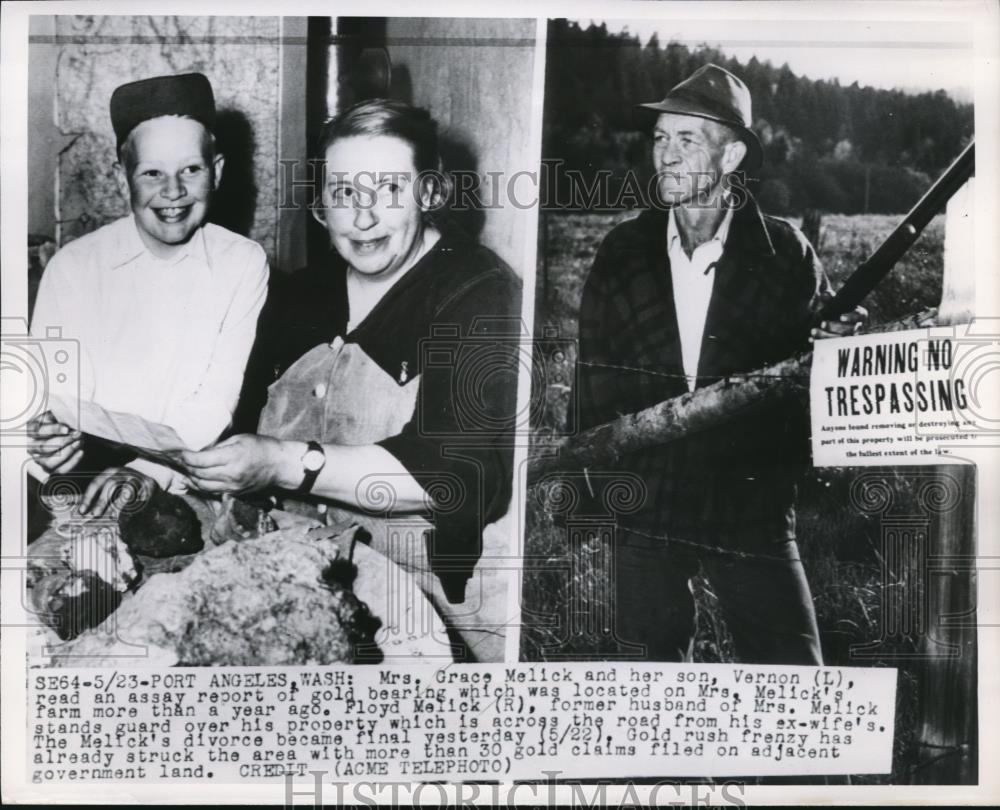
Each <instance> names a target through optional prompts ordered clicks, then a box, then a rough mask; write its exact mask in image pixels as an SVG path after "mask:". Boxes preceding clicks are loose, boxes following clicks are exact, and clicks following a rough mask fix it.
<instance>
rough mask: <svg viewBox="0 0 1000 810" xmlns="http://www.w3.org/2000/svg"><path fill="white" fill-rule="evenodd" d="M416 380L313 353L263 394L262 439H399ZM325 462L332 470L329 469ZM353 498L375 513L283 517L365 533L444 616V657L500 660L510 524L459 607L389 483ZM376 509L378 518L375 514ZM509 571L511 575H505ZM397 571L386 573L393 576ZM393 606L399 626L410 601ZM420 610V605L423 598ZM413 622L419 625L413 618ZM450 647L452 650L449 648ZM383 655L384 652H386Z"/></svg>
mask: <svg viewBox="0 0 1000 810" xmlns="http://www.w3.org/2000/svg"><path fill="white" fill-rule="evenodd" d="M419 386H420V377H419V375H415V376H413V377H408V376H407V375H406V374H405V373H401V374H400V377H399V378H398V379H394V378H393V377H391V376H390V375H389V374H387V373H386V372H385V371H384V370H383V369H382V368H381V367H380V366H379V365H378V364H377V363H375V362H374V361H373V360H372V359H371V358H370V357H369V356H368V355H367V354H366V353H365V351H364V350H363V349H362V348H361V347H360V346H359V345H358V344H356V343H345V342H344V340H343V339H342V338H341V337H339V336H338V337H336V338H335V339H334V341H333V342H332V343H329V344H325V343H324V344H322V345H320V346H316V347H315V348H314V349H311V350H310V351H309V352H307V353H306V354H305V355H303V356H302V357H301V358H300V359H299V360H298V361H296V362H295V363H294V364H293V365H292V366H291V367H290V368H289V369H288V370H287V371H286V372H285V373H284V375H282V377H281V378H280V379H279V380H277V381H276V382H275V383H273V384H272V385H271V387H270V388H269V389H268V399H267V405H266V406H265V408H264V410H263V412H262V414H261V418H260V424H259V427H258V433H260V434H261V435H265V436H273V437H275V438H278V439H286V440H295V441H318V442H320V443H323V444H341V445H367V444H373V443H375V442H378V441H381V440H382V439H386V438H388V437H390V436H395V435H397V434H399V433H400V432H402V430H403V427H404V426H405V425H406V424H407V423H408V422H409V421H410V420H411V419H412V418H413V413H414V409H415V406H416V400H417V393H418V391H419ZM327 463H332V462H331V461H330V460H328V462H327ZM358 486H359V496H360V498H361V500H362V502H364V503H370V504H372V510H371V511H368V512H362V511H356V510H348V509H345V508H343V507H335V506H332V505H326V504H316V503H307V502H305V501H294V500H292V499H291V498H289V499H286V500H285V502H284V503H283V504H282V506H283V508H285V509H287V510H288V511H294V512H297V513H299V514H305V515H309V516H311V517H316V518H318V519H319V520H322V521H325V522H326V523H327V524H334V523H343V522H353V523H357V524H359V525H361V526H363V527H364V528H365V529H366V530H367V531H368V532H369V533H370V534H371V538H372V539H371V546H372V548H373V549H375V550H376V551H378V552H380V553H381V554H384V555H385V556H386V557H388V558H389V559H390V560H392V561H393V562H394V563H396V564H397V565H398V566H400V567H401V568H403V569H404V570H405V571H407V572H408V573H410V574H411V575H412V576H413V578H414V579H415V580H416V581H417V583H418V585H419V587H420V588H421V590H422V591H423V593H424V594H425V595H426V596H427V597H428V598H429V599H430V601H431V602H432V603H433V605H434V607H435V608H436V609H437V611H438V612H439V613H440V614H441V616H442V618H443V619H444V622H445V625H446V626H447V627H448V630H449V633H451V634H452V638H451V639H450V640H449V639H440V642H441V645H442V656H449V657H453V658H454V659H455V660H464V661H502V660H503V658H504V637H505V634H504V628H505V625H506V624H509V622H508V621H507V620H506V614H507V604H506V603H507V593H508V589H507V582H508V580H509V570H510V569H511V568H512V567H513V566H511V565H510V560H509V551H507V548H508V546H509V541H508V537H507V535H508V534H509V532H507V531H506V530H501V526H503V527H504V528H505V527H506V521H501V523H500V524H494V526H492V527H490V530H489V531H487V532H485V533H484V538H483V556H482V558H481V559H480V562H479V564H478V565H477V566H476V570H475V572H474V574H473V576H472V579H470V580H469V583H468V584H467V586H466V591H465V601H464V602H462V603H460V604H453V603H451V602H449V601H448V599H447V598H446V597H445V594H444V590H443V589H442V587H441V583H440V582H439V581H438V578H437V577H436V576H435V575H434V574H433V573H432V572H431V565H430V561H429V558H428V554H427V532H428V530H429V529H431V528H432V524H431V523H430V522H428V520H426V519H425V518H424V517H422V516H420V515H399V514H395V495H394V492H393V482H392V480H391V476H389V475H386V474H372V475H370V476H368V477H366V478H363V479H362V480H361V481H360V482H359V485H358ZM376 510H377V511H376ZM504 569H507V570H504ZM393 571H394V569H391V568H389V569H387V576H389V577H392V576H393ZM391 585H392V583H389V587H388V590H389V591H390V593H392V594H398V599H399V600H400V601H399V602H396V603H394V602H392V601H390V608H389V609H390V610H391V611H392V612H393V613H394V614H395V615H393V616H391V617H383V619H387V620H388V621H386V624H387V625H389V626H390V627H391V626H398V622H397V621H396V620H397V619H399V620H402V618H403V617H404V615H406V613H407V612H406V611H404V609H403V605H404V604H406V603H407V601H409V600H412V599H413V596H414V594H408V593H406V592H405V588H404V587H400V588H398V589H396V588H393V587H391ZM413 601H414V602H417V601H419V603H420V604H424V605H425V604H426V602H424V600H423V599H420V600H413ZM412 603H413V602H411V604H412ZM413 617H417V618H416V619H414V618H413ZM432 618H433V617H432V616H422V615H421V613H420V611H409V618H408V620H409V621H414V620H415V621H418V622H420V623H421V625H422V626H421V627H419V628H407V629H408V630H411V631H412V630H416V632H421V633H422V632H426V633H428V634H432V633H433V627H434V622H433V621H432ZM449 642H450V643H449ZM387 646H388V645H387Z"/></svg>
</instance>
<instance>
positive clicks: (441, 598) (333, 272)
mask: <svg viewBox="0 0 1000 810" xmlns="http://www.w3.org/2000/svg"><path fill="white" fill-rule="evenodd" d="M320 155H321V156H322V160H323V177H322V191H321V196H320V201H319V204H318V205H316V206H315V207H314V209H313V212H314V215H315V217H316V219H317V220H318V221H319V222H320V223H321V224H322V225H324V227H325V228H326V231H327V233H328V235H329V237H330V242H331V245H332V247H333V251H332V252H331V254H330V257H329V260H328V266H327V267H325V268H323V272H324V273H325V276H326V279H325V281H324V282H323V284H322V286H321V287H316V286H313V287H311V288H310V289H311V293H309V294H308V298H307V299H306V300H302V299H300V301H301V306H302V308H303V310H304V311H309V310H310V308H313V309H315V308H316V307H317V301H321V302H322V303H320V304H319V308H320V310H321V311H323V312H325V316H326V318H327V320H328V323H329V327H328V329H329V331H327V332H326V334H322V333H323V329H322V327H321V326H317V327H316V328H315V329H310V328H309V327H308V325H307V326H305V327H303V325H302V324H297V328H298V334H306V335H309V334H315V335H317V336H319V335H322V337H321V339H323V340H324V341H326V342H323V343H322V344H321V345H318V346H315V347H314V348H312V349H310V350H309V351H307V352H306V353H305V354H304V355H303V356H302V357H301V358H299V359H298V360H297V361H296V362H295V363H294V364H292V365H291V367H289V368H288V370H287V371H286V372H285V373H284V374H283V375H282V377H281V378H280V379H279V380H278V381H277V382H275V383H274V384H273V385H272V386H271V387H270V389H269V390H268V399H267V404H266V406H265V408H264V411H263V413H262V415H261V418H260V423H259V425H258V433H257V434H255V435H251V434H242V435H237V436H233V437H232V438H230V439H228V440H226V441H224V442H222V443H220V444H218V445H216V446H215V447H213V448H210V449H208V450H205V451H202V452H190V453H185V454H184V456H183V462H184V465H185V466H186V468H187V472H188V474H189V477H190V479H191V482H192V484H193V485H194V486H195V487H197V488H198V489H200V490H202V491H204V492H209V493H245V492H258V491H266V492H269V493H277V496H278V499H279V505H280V507H281V508H285V509H289V510H292V511H299V512H301V511H311V512H312V513H313V514H316V515H321V516H323V518H324V519H325V520H326V521H327V522H334V521H341V520H345V519H347V520H353V521H355V522H358V523H361V524H362V525H364V526H365V527H366V528H367V529H368V530H369V532H370V533H371V534H372V545H373V547H375V548H376V549H377V550H379V551H381V552H383V553H385V554H386V555H387V556H389V557H390V558H391V559H393V560H395V561H396V562H398V563H400V564H401V565H403V567H404V568H406V569H407V570H409V571H411V572H412V573H414V574H416V576H417V578H418V581H419V582H420V584H421V587H422V588H423V589H424V591H425V592H426V593H427V594H428V595H429V596H430V597H431V600H432V602H433V603H434V604H435V606H436V607H437V608H438V610H439V612H441V613H442V615H443V616H444V618H445V621H446V623H447V624H448V625H449V629H450V630H454V631H455V632H456V633H457V635H458V636H459V637H460V638H461V640H462V641H463V642H464V648H462V647H460V648H458V649H456V650H455V652H456V653H457V654H458V655H460V656H461V657H463V659H464V660H500V658H501V656H502V653H503V651H502V640H503V624H504V623H505V619H506V617H505V616H504V615H503V612H502V611H503V609H504V607H505V605H504V601H505V600H504V598H503V592H504V590H503V584H502V582H501V577H500V576H499V574H500V571H499V570H496V569H497V566H498V564H497V562H493V563H492V565H493V567H494V570H492V571H484V570H482V569H483V565H481V564H480V565H479V567H478V570H477V562H478V561H479V560H480V557H481V555H482V538H483V529H484V527H485V526H486V525H487V524H489V523H491V522H493V521H496V520H497V519H499V518H500V517H502V516H503V514H504V513H505V512H506V509H507V505H508V502H509V499H510V491H511V476H512V470H511V466H512V463H511V462H512V448H513V423H514V412H515V402H516V390H517V344H518V337H519V319H518V313H519V311H520V286H519V282H518V280H517V278H516V276H515V275H514V273H513V272H512V271H511V270H510V268H509V267H507V266H506V265H505V264H504V263H503V262H502V261H501V260H500V259H499V258H498V257H497V256H496V255H495V254H493V253H492V252H491V251H489V250H488V249H486V248H484V247H482V246H480V245H478V244H476V243H475V242H474V241H472V240H470V239H469V238H468V237H467V236H464V235H462V234H460V233H455V232H450V231H449V229H448V228H447V227H444V226H442V225H440V224H439V223H438V219H437V213H438V212H439V211H440V209H441V208H442V207H443V206H444V204H445V203H446V201H447V196H448V183H447V180H446V178H445V176H444V174H443V173H442V171H441V159H440V156H439V154H438V146H437V132H436V125H435V123H434V121H433V120H432V119H431V117H430V115H429V114H428V113H427V112H426V111H424V110H420V109H417V108H414V107H411V106H410V105H407V104H404V103H401V102H395V101H388V100H384V99H375V100H369V101H364V102H361V103H359V104H357V105H355V106H354V107H352V108H350V109H349V110H347V111H346V112H344V113H343V114H342V115H340V116H338V117H337V118H335V119H334V120H332V121H331V122H330V123H329V124H327V126H326V128H325V129H324V132H323V133H322V136H321V141H320ZM306 278H310V276H309V275H308V274H307V275H306ZM306 286H308V285H306ZM293 304H294V302H293ZM291 317H292V318H294V317H295V313H294V312H293V313H291ZM307 320H308V319H307ZM288 325H289V326H292V324H291V323H289V324H288ZM292 328H293V329H295V328H296V327H295V326H292ZM331 335H332V340H329V338H330V336H331ZM293 342H294V341H293ZM431 528H433V532H431V531H429V530H430V529H431ZM498 540H499V545H498V548H497V551H496V552H495V553H488V554H487V556H488V557H493V556H497V555H498V556H503V555H504V549H505V548H506V545H507V543H506V539H505V538H498ZM470 578H471V586H470Z"/></svg>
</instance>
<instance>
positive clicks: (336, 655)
mask: <svg viewBox="0 0 1000 810" xmlns="http://www.w3.org/2000/svg"><path fill="white" fill-rule="evenodd" d="M354 531H355V529H354V528H351V529H348V530H347V532H345V533H343V534H342V535H340V536H339V537H338V536H336V535H333V534H332V532H331V530H330V529H312V530H306V529H304V528H302V529H284V530H282V531H278V532H274V533H272V534H269V535H265V536H264V537H260V538H258V539H253V540H247V541H245V542H239V543H233V542H230V543H226V544H225V545H222V546H218V547H216V548H212V549H209V550H206V551H205V552H204V553H202V554H200V555H198V556H197V557H196V558H195V559H194V560H193V561H192V562H191V563H190V565H188V566H187V567H186V568H185V569H184V570H182V571H179V572H176V573H164V574H156V575H154V576H151V577H149V579H148V580H146V581H145V582H144V583H143V585H142V587H141V588H139V589H138V590H136V591H135V592H134V593H130V594H128V595H127V596H126V597H125V598H124V599H123V600H122V602H121V605H120V606H119V608H118V610H117V611H115V613H114V614H113V615H112V616H111V617H109V619H108V620H107V621H106V622H105V623H104V624H102V625H101V626H100V627H97V628H94V629H91V630H88V631H86V632H85V633H83V634H81V635H80V636H79V637H78V638H76V639H74V640H73V641H71V642H68V643H67V644H64V645H62V646H60V647H59V649H58V651H57V653H56V655H57V657H54V659H53V663H54V664H55V665H57V666H60V665H61V666H103V665H120V664H122V663H123V660H122V656H126V657H131V658H132V659H133V661H134V663H137V664H139V663H141V664H142V665H157V666H164V665H174V664H176V665H184V666H207V665H233V666H236V665H241V666H260V665H282V664H284V665H309V664H333V663H353V662H356V661H358V660H359V657H360V659H361V660H364V661H365V662H374V661H377V660H378V659H379V655H378V648H377V647H376V646H375V644H374V642H373V638H374V634H375V631H376V630H377V629H378V627H379V624H380V622H379V621H378V620H377V619H375V618H373V617H372V616H371V614H370V613H369V611H368V609H367V607H366V606H365V605H364V604H363V603H362V602H360V601H359V600H358V599H357V597H356V596H355V595H354V593H353V592H352V591H351V590H350V588H349V585H346V584H345V583H347V582H349V580H350V578H351V577H352V576H353V572H352V570H351V566H350V565H349V564H345V563H346V560H345V559H344V549H346V548H347V543H348V542H349V540H350V536H351V534H352V533H353V532H354ZM143 648H145V651H144V652H143ZM359 653H365V654H364V655H361V656H359ZM140 656H141V657H142V660H141V661H138V660H135V659H136V658H137V657H140Z"/></svg>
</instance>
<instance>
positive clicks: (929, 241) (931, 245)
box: [522, 213, 973, 783]
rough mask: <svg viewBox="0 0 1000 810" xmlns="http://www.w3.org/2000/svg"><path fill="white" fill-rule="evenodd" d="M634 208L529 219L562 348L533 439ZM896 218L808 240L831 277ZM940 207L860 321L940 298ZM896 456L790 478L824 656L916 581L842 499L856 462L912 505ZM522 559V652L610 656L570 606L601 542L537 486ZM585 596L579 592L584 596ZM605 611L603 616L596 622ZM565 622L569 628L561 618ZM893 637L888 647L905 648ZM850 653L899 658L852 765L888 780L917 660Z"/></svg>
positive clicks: (597, 581)
mask: <svg viewBox="0 0 1000 810" xmlns="http://www.w3.org/2000/svg"><path fill="white" fill-rule="evenodd" d="M632 216H634V214H629V213H624V214H614V215H602V214H549V215H548V216H547V217H544V218H543V221H542V222H540V229H539V234H540V245H539V267H538V276H537V284H538V287H537V294H536V301H537V305H536V323H535V334H536V335H538V334H540V333H541V332H542V330H543V329H547V330H548V331H549V334H557V335H558V336H560V337H561V338H566V339H568V340H567V343H566V348H565V351H563V352H559V353H553V354H552V356H551V357H548V358H547V359H546V364H547V367H546V369H545V372H546V379H547V380H548V381H549V383H548V385H547V387H546V389H545V391H544V393H543V392H537V393H536V396H537V395H544V397H545V408H544V410H543V411H541V418H540V419H539V420H538V423H537V424H536V425H534V426H533V427H534V436H535V439H536V441H537V440H542V441H544V439H545V438H546V437H547V436H549V435H552V434H553V433H554V432H557V431H558V430H559V429H560V428H561V426H562V424H563V420H564V418H565V413H566V406H567V402H568V397H569V391H570V387H569V381H570V380H571V379H572V370H573V368H574V365H575V360H576V358H575V349H574V346H573V339H574V338H575V337H576V315H577V310H578V308H579V302H580V295H581V292H582V287H583V283H584V279H585V277H586V273H587V272H588V270H589V268H590V264H591V262H592V260H593V256H594V253H595V251H596V249H597V247H598V245H599V244H600V241H601V240H602V239H603V237H604V236H605V235H606V234H607V232H608V231H609V230H610V229H611V228H612V227H613V226H614V225H615V224H617V222H619V221H622V220H624V219H628V218H630V217H632ZM897 221H898V218H895V217H886V216H857V217H845V216H827V217H825V218H824V220H823V227H822V230H821V238H820V240H819V244H818V245H817V250H818V253H819V255H820V258H821V260H822V262H823V265H824V268H825V269H826V271H827V274H828V275H829V277H830V279H831V282H832V283H833V285H834V288H835V289H836V288H837V287H838V286H839V285H840V283H841V282H842V281H843V279H844V278H845V277H846V276H847V275H848V274H849V273H850V272H851V271H852V270H853V269H854V268H855V267H856V266H857V265H858V263H860V262H861V261H862V260H863V259H864V258H866V257H867V256H868V254H869V253H870V252H871V251H872V250H873V249H874V248H875V247H876V246H877V245H878V244H879V242H880V241H881V240H882V239H884V237H885V236H886V235H888V233H889V232H890V231H891V230H892V228H893V227H894V225H895V224H896V222H897ZM943 238H944V225H943V218H941V217H939V218H937V219H935V220H934V221H933V222H932V223H931V224H930V226H929V227H928V228H927V230H926V231H925V232H924V234H923V235H922V236H921V238H920V240H919V241H918V242H917V244H916V245H915V246H914V247H913V248H911V250H910V251H909V252H908V254H907V255H906V256H905V257H904V259H903V260H902V261H901V262H900V263H899V264H898V265H897V267H896V268H895V269H894V271H893V273H892V275H891V276H890V277H889V278H887V279H886V280H885V281H884V282H883V284H882V285H881V286H880V287H879V289H878V291H877V292H876V293H875V294H874V295H873V296H871V297H870V299H869V300H868V301H866V302H865V303H866V306H867V307H868V309H869V312H870V320H871V322H872V323H879V322H882V321H886V320H892V319H895V318H898V317H901V316H903V315H906V314H910V313H913V312H916V311H919V310H922V309H925V308H928V307H932V306H936V305H937V304H938V303H939V301H940V298H941V272H942V254H943ZM912 472H913V471H908V470H907V469H906V468H877V469H874V468H865V469H864V470H861V469H829V468H814V469H813V470H812V471H811V473H810V474H809V475H807V476H806V478H805V479H804V480H803V481H802V482H801V484H800V493H799V503H798V527H799V528H798V533H799V538H800V541H799V542H800V548H801V553H802V557H803V559H804V560H805V564H806V569H807V574H808V577H809V581H810V584H811V588H812V591H813V598H814V602H815V606H816V611H817V619H818V622H819V626H820V632H821V636H822V643H823V650H824V659H825V660H826V662H827V663H828V664H834V665H848V664H854V665H858V661H856V660H853V659H852V654H851V647H852V645H859V644H864V643H870V642H873V641H875V640H877V639H879V638H880V636H881V634H882V631H883V629H884V626H885V623H884V622H883V616H882V613H883V606H884V605H886V604H892V600H891V596H892V593H893V592H900V591H902V592H904V593H905V592H906V589H907V588H914V587H919V586H920V583H917V582H907V581H904V579H903V577H904V576H905V575H904V574H901V573H899V572H895V571H887V570H886V568H885V565H884V561H883V559H882V551H881V535H882V530H881V524H880V522H879V520H878V518H877V516H872V515H870V514H868V513H866V512H864V511H862V510H861V509H859V508H857V507H856V506H852V504H851V495H850V493H851V487H852V485H853V484H854V482H855V480H856V478H857V477H858V475H860V474H872V473H875V474H876V475H878V476H879V477H880V478H881V480H882V481H884V482H885V484H886V486H887V487H888V488H889V489H890V490H891V491H892V493H893V496H894V498H895V504H896V505H897V507H898V508H899V509H902V510H904V512H905V510H907V509H915V508H916V507H915V506H914V504H915V490H916V487H917V486H918V484H919V481H920V479H919V477H918V476H916V475H914V474H912ZM965 496H966V498H965V503H964V505H963V508H966V509H971V508H972V506H971V504H972V503H973V501H972V500H971V498H972V494H971V493H965ZM526 554H527V555H528V557H529V558H530V559H532V560H534V561H535V562H534V564H533V565H531V564H529V565H527V566H526V569H527V570H526V574H525V578H524V584H523V605H524V611H525V612H524V615H523V622H524V627H523V630H522V658H523V659H526V660H554V659H558V658H560V657H566V656H570V657H587V658H595V659H600V658H606V657H613V656H614V655H615V653H616V652H617V651H618V649H619V648H618V644H617V643H616V642H615V640H614V639H613V638H612V637H611V636H610V635H609V634H607V633H604V632H601V628H600V627H599V626H597V627H595V626H593V623H591V626H588V624H587V622H584V621H579V620H578V618H577V620H574V615H575V614H578V613H579V611H580V610H581V609H582V610H584V611H586V612H588V613H592V614H594V615H599V616H603V617H607V615H608V614H607V606H606V605H600V604H598V605H595V604H593V603H594V602H598V603H599V602H601V601H603V600H605V597H604V596H603V594H606V593H607V592H608V571H607V570H606V568H607V566H606V561H607V559H608V554H607V549H606V548H603V547H602V545H601V541H600V540H598V539H596V538H591V539H589V540H587V541H586V542H583V543H580V544H579V545H575V546H573V547H570V544H569V543H568V542H567V539H566V533H565V531H564V530H563V529H561V528H560V527H558V526H557V525H555V523H554V521H553V517H552V514H551V513H550V510H549V509H548V508H547V505H546V493H545V492H544V491H541V488H534V489H533V490H530V491H529V504H528V517H527V534H526ZM695 596H696V601H697V604H698V606H699V614H698V634H697V637H696V640H695V652H694V656H695V660H696V661H703V662H714V661H732V660H733V652H732V643H731V640H730V637H729V634H728V631H727V630H726V626H725V621H724V618H723V617H722V615H721V612H720V610H719V609H718V600H717V598H716V596H715V594H714V593H713V591H712V586H711V583H709V582H707V581H705V580H704V579H701V578H699V579H697V580H696V581H695ZM587 600H590V602H591V604H589V605H588V604H583V603H586V602H587ZM602 622H603V623H605V624H606V623H607V621H606V618H605V619H602V620H601V621H598V622H597V625H600V624H601V623H602ZM571 628H573V629H575V633H573V634H571V633H570V632H569V631H570V629H571ZM914 645H915V640H912V643H910V642H907V641H906V640H905V639H904V640H903V641H902V642H901V646H899V647H897V648H894V654H895V655H897V656H898V655H900V654H906V653H912V652H913V651H914V649H915V646H914ZM862 665H872V666H898V667H900V676H899V685H898V692H897V729H896V731H897V733H896V741H895V746H896V747H895V756H894V768H893V773H892V774H891V775H889V776H884V777H883V776H879V777H860V778H859V779H858V781H862V782H874V783H898V782H907V781H909V776H910V770H911V769H912V767H913V764H914V763H915V762H916V756H917V750H916V745H915V740H914V734H915V728H916V727H917V725H918V723H917V720H918V718H916V716H915V713H916V711H917V696H918V688H919V678H920V676H921V671H922V670H921V665H920V664H919V663H916V662H910V663H906V662H905V661H904V662H900V660H898V659H897V658H895V657H893V655H886V656H885V657H883V658H881V659H880V658H875V659H866V660H865V661H864V662H863V663H862Z"/></svg>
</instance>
